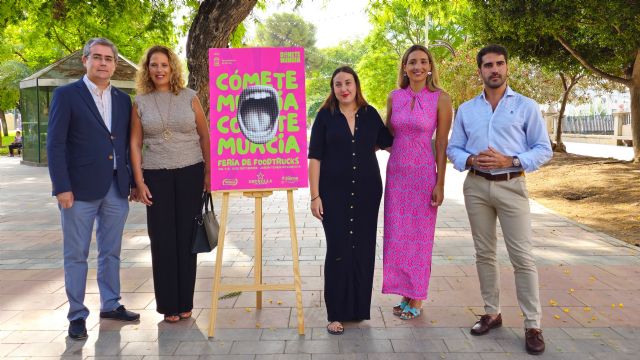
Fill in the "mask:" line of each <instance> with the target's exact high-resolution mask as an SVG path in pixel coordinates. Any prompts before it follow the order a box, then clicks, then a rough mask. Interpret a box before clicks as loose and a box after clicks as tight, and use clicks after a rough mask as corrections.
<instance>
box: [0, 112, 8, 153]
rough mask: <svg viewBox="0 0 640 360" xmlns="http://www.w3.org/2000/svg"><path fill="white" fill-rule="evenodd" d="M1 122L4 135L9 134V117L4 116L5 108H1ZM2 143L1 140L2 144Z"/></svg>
mask: <svg viewBox="0 0 640 360" xmlns="http://www.w3.org/2000/svg"><path fill="white" fill-rule="evenodd" d="M0 123H2V136H9V128H8V127H7V118H6V117H4V109H2V108H0ZM1 144H2V143H1V142H0V145H1Z"/></svg>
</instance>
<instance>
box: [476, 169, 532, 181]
mask: <svg viewBox="0 0 640 360" xmlns="http://www.w3.org/2000/svg"><path fill="white" fill-rule="evenodd" d="M469 171H471V173H472V174H474V175H478V176H482V177H483V178H485V179H487V180H489V181H507V180H509V179H515V178H517V177H520V176H524V171H514V172H508V173H504V174H495V175H494V174H489V173H486V172H482V171H478V170H476V169H471V170H469Z"/></svg>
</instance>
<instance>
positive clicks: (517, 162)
mask: <svg viewBox="0 0 640 360" xmlns="http://www.w3.org/2000/svg"><path fill="white" fill-rule="evenodd" d="M511 165H513V167H520V159H518V157H517V156H514V157H513V158H512V160H511Z"/></svg>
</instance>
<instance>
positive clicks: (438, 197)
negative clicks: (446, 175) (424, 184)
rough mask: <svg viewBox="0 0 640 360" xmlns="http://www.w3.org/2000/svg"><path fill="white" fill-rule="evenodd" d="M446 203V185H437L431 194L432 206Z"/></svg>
mask: <svg viewBox="0 0 640 360" xmlns="http://www.w3.org/2000/svg"><path fill="white" fill-rule="evenodd" d="M443 201H444V184H436V187H435V188H433V192H432V193H431V206H440V205H442V202H443Z"/></svg>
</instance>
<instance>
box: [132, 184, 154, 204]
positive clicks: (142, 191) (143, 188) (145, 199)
mask: <svg viewBox="0 0 640 360" xmlns="http://www.w3.org/2000/svg"><path fill="white" fill-rule="evenodd" d="M136 189H138V190H137V192H138V196H137V200H138V201H140V202H141V203H143V204H145V205H147V206H151V205H153V202H152V201H151V197H152V196H151V191H149V187H148V186H147V184H145V183H144V182H142V181H141V182H137V183H136Z"/></svg>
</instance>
